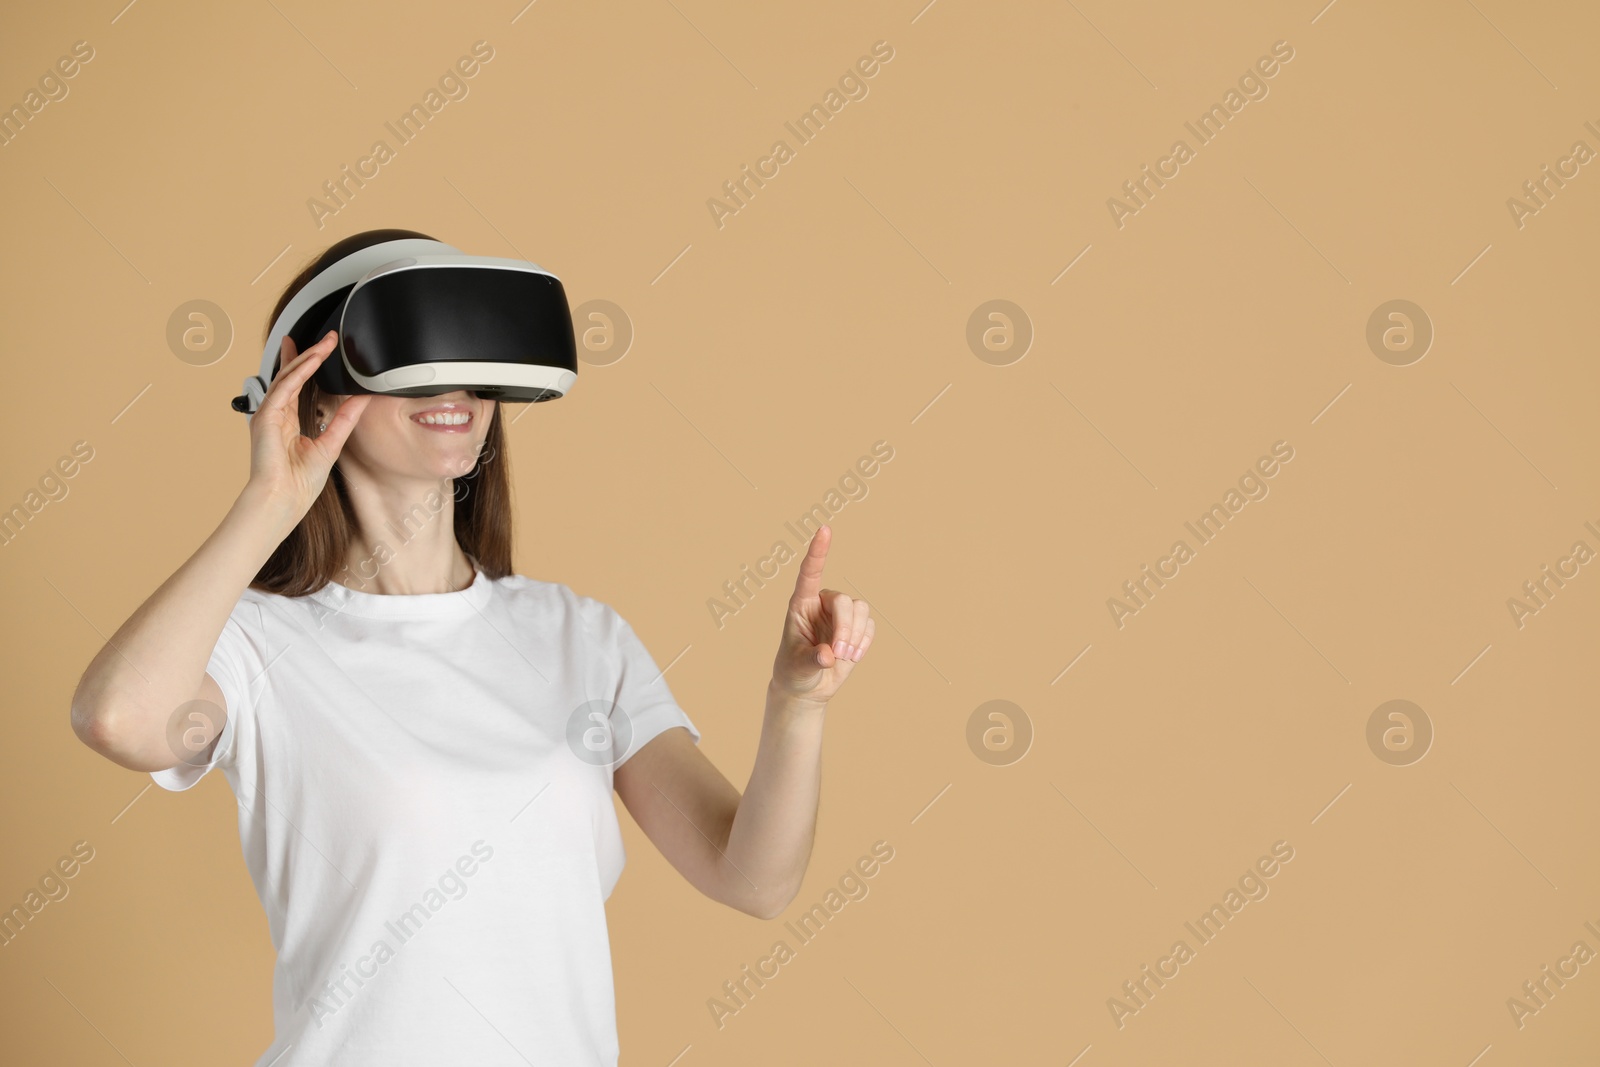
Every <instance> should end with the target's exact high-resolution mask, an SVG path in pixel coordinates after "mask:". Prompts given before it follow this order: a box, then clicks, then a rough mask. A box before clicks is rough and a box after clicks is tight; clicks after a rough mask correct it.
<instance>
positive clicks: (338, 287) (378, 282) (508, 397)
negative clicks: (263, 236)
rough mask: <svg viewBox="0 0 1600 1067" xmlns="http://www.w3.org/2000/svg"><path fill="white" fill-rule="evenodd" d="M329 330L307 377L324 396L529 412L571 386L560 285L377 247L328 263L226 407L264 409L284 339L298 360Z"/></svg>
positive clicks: (572, 363)
mask: <svg viewBox="0 0 1600 1067" xmlns="http://www.w3.org/2000/svg"><path fill="white" fill-rule="evenodd" d="M329 330H337V331H338V334H339V338H338V342H337V344H336V345H335V347H334V349H333V351H332V352H330V353H329V354H328V355H327V357H325V358H324V359H323V361H322V365H321V366H319V367H318V368H317V370H316V373H315V374H313V375H312V380H314V381H315V382H316V383H317V385H318V386H319V387H320V388H321V389H322V390H323V391H324V392H328V393H337V394H342V395H349V394H354V393H380V394H383V395H385V396H438V395H439V394H441V393H449V392H454V391H455V390H457V389H464V390H467V391H469V392H471V393H472V394H473V395H475V396H477V397H478V398H480V399H484V400H501V401H507V402H512V403H518V402H521V403H537V402H539V401H543V400H554V399H556V398H558V397H562V396H565V395H566V394H567V391H568V390H569V389H571V388H572V385H573V383H574V382H576V381H577V379H578V360H577V348H576V345H575V344H574V340H573V332H572V313H571V311H570V310H569V309H568V307H567V295H566V291H565V290H564V289H563V288H562V286H561V280H560V279H559V278H557V277H556V276H555V275H554V274H551V273H550V272H549V271H547V270H544V269H543V268H541V267H540V266H538V265H537V264H535V263H529V262H527V261H526V260H521V259H497V258H493V257H489V256H468V255H464V254H462V252H461V251H460V250H459V249H457V248H454V247H452V246H450V245H447V244H445V243H444V242H443V241H435V240H431V239H412V238H406V239H402V240H394V241H384V242H382V243H380V244H375V245H370V246H368V247H366V248H362V249H358V250H357V251H355V252H352V253H351V254H350V255H348V256H345V257H343V258H342V259H339V260H336V261H335V262H333V263H330V264H329V265H328V266H327V267H325V268H323V269H322V270H321V271H319V272H318V273H317V274H316V275H315V276H313V277H312V279H311V280H310V281H309V282H307V283H306V284H305V286H304V287H303V288H301V290H300V291H299V292H297V293H296V294H295V295H294V298H293V299H292V300H290V301H289V303H288V305H287V306H285V307H284V309H283V313H282V314H280V315H279V316H278V319H277V321H276V322H274V323H273V324H272V329H271V331H269V333H268V335H267V343H266V347H264V348H263V349H262V351H261V373H260V374H259V375H256V376H254V377H250V378H246V379H245V380H244V392H243V393H242V394H240V395H239V396H236V397H234V398H233V409H234V410H235V411H242V412H244V413H245V414H246V415H247V416H250V415H254V414H255V413H256V411H257V410H259V409H260V407H261V401H262V399H263V398H264V397H265V396H266V393H267V389H268V387H269V386H270V385H271V383H272V379H273V376H274V375H275V374H276V373H277V367H278V357H279V354H280V352H281V349H282V344H283V341H282V338H283V336H284V335H285V334H288V335H289V336H290V337H291V338H293V339H294V344H295V351H296V352H304V351H305V350H306V349H307V348H310V347H312V346H313V345H315V344H316V343H317V342H318V341H320V340H321V339H322V338H324V337H326V336H327V334H328V331H329Z"/></svg>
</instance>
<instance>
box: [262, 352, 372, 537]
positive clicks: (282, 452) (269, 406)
mask: <svg viewBox="0 0 1600 1067" xmlns="http://www.w3.org/2000/svg"><path fill="white" fill-rule="evenodd" d="M337 341H338V333H337V332H336V331H334V330H329V331H328V334H327V336H326V337H324V338H323V339H322V340H320V341H318V342H317V343H316V344H314V345H312V346H311V347H310V348H308V349H306V350H305V351H304V352H302V353H299V354H296V352H295V347H294V340H293V339H292V338H290V337H289V336H288V335H285V336H284V338H283V344H282V348H281V350H280V353H279V356H278V372H277V373H276V374H275V375H273V378H272V384H271V385H270V386H268V387H267V393H266V396H265V397H263V398H262V401H261V406H260V407H259V408H258V409H257V410H256V412H255V414H254V415H252V416H251V417H250V482H249V486H247V488H254V489H255V490H256V491H258V492H260V493H261V494H262V495H263V496H264V497H265V498H266V499H268V500H270V501H272V502H273V503H274V504H275V505H276V506H277V507H279V508H281V509H282V510H284V511H285V512H286V513H287V516H288V518H289V521H290V525H291V526H293V525H295V524H298V523H299V521H300V520H301V519H302V518H304V517H305V514H306V512H308V511H310V510H311V505H312V503H313V502H314V501H315V500H316V499H317V496H318V495H319V494H320V493H321V492H322V487H323V486H324V485H325V484H327V481H328V472H329V471H330V470H331V469H332V468H333V464H334V461H335V460H337V459H338V458H339V452H340V451H341V450H342V449H343V448H344V443H345V440H346V439H347V438H348V437H349V436H350V431H351V430H353V429H355V425H356V422H357V420H359V419H360V418H361V412H362V411H364V410H365V409H366V406H367V405H368V404H369V403H371V402H372V395H371V394H370V393H362V394H357V395H355V396H351V397H347V398H346V399H345V400H344V402H343V403H342V404H340V405H339V410H338V411H337V412H335V413H334V416H333V418H331V419H329V420H328V428H327V429H326V430H324V431H322V432H321V433H319V434H318V435H317V436H315V437H307V436H305V435H304V434H302V433H301V432H300V389H301V387H302V386H304V385H305V383H306V381H307V380H308V379H309V378H310V377H311V375H312V374H314V373H315V372H316V369H317V367H318V366H320V365H321V363H322V361H323V359H324V358H326V357H327V355H328V353H329V352H331V351H333V347H334V345H335V343H336V342H337Z"/></svg>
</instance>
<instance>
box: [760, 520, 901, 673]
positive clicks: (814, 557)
mask: <svg viewBox="0 0 1600 1067" xmlns="http://www.w3.org/2000/svg"><path fill="white" fill-rule="evenodd" d="M832 540H833V530H832V529H831V528H830V527H827V526H823V527H822V528H820V529H819V530H818V531H817V533H816V536H814V537H812V538H811V547H810V548H809V549H808V550H807V551H806V557H805V559H803V560H801V561H800V574H799V575H798V576H797V577H796V579H795V586H794V595H793V596H791V597H790V598H789V612H788V614H787V616H785V618H784V622H783V639H782V641H781V642H780V643H779V645H778V655H777V658H776V660H774V662H773V666H772V688H773V689H775V690H777V691H778V692H779V693H781V694H783V695H785V696H789V697H792V698H793V699H796V700H804V701H808V702H811V703H816V704H825V703H827V701H829V700H830V699H832V697H833V695H834V694H835V693H837V692H838V691H839V687H840V686H842V685H844V680H845V679H846V678H848V677H850V672H851V671H852V670H854V669H855V665H856V664H857V663H859V662H861V658H862V656H863V655H865V654H866V651H867V649H868V648H870V647H872V635H873V633H874V631H875V630H876V629H877V623H876V622H874V621H873V619H872V616H871V609H870V608H868V606H867V602H866V601H865V600H855V599H852V598H851V597H849V596H847V595H845V594H844V593H841V592H839V591H838V590H836V589H823V588H822V564H823V562H824V561H825V560H826V559H827V558H828V545H829V544H830V543H831V542H832Z"/></svg>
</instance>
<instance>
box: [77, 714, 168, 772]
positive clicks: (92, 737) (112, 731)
mask: <svg viewBox="0 0 1600 1067" xmlns="http://www.w3.org/2000/svg"><path fill="white" fill-rule="evenodd" d="M70 718H71V723H72V732H73V733H74V734H76V735H77V738H78V740H79V741H82V742H83V743H84V744H85V745H86V746H88V747H89V748H90V749H93V750H94V751H95V752H98V753H99V754H100V755H102V756H104V757H105V758H106V759H108V760H110V761H111V762H113V763H115V764H117V765H119V766H122V767H126V768H128V769H129V770H134V771H152V770H161V769H162V766H163V763H162V761H160V760H152V759H151V758H150V757H149V754H148V753H147V752H145V751H143V750H142V749H141V747H140V745H139V744H138V741H137V739H136V738H135V737H134V736H133V727H132V724H131V719H130V716H129V715H128V713H127V712H126V711H125V710H124V709H121V708H117V707H115V706H111V705H98V706H97V705H92V704H85V703H81V702H79V701H77V700H74V701H73V703H72V707H71V711H70ZM171 762H172V761H170V760H168V761H166V764H165V765H170V764H171Z"/></svg>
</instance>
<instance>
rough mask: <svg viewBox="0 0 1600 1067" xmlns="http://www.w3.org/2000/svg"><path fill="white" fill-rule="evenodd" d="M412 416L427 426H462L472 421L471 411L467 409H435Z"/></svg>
mask: <svg viewBox="0 0 1600 1067" xmlns="http://www.w3.org/2000/svg"><path fill="white" fill-rule="evenodd" d="M411 417H412V418H413V419H415V420H416V421H417V422H420V423H423V424H424V425H427V426H461V425H463V424H465V423H468V422H471V421H472V415H471V413H470V412H466V411H433V412H429V413H428V414H426V415H413V416H411Z"/></svg>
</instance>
